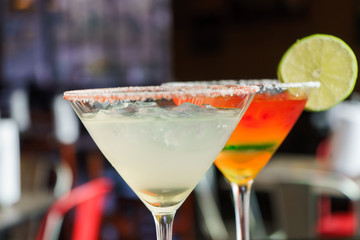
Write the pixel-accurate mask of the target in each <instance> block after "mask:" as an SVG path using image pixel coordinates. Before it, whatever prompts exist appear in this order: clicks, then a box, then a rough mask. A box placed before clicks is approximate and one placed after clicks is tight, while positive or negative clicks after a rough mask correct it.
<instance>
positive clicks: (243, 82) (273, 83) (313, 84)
mask: <svg viewBox="0 0 360 240" xmlns="http://www.w3.org/2000/svg"><path fill="white" fill-rule="evenodd" d="M190 85H239V86H249V85H255V86H261V87H262V88H263V89H283V90H284V89H288V88H319V87H320V85H321V83H320V82H317V81H308V82H289V83H284V82H280V81H279V80H278V79H237V80H235V79H224V80H210V81H187V82H167V83H163V84H162V86H190Z"/></svg>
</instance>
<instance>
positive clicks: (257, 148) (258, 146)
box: [165, 80, 320, 240]
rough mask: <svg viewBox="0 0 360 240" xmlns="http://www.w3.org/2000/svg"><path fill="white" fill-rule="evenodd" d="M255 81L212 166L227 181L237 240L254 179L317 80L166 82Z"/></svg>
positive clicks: (242, 236)
mask: <svg viewBox="0 0 360 240" xmlns="http://www.w3.org/2000/svg"><path fill="white" fill-rule="evenodd" d="M181 84H184V85H186V86H188V85H191V84H194V85H204V84H205V85H212V84H225V85H228V84H235V85H236V84H238V85H247V84H252V85H253V84H255V85H257V86H259V87H260V91H258V92H257V93H256V94H255V96H254V99H253V101H252V102H251V104H250V106H249V108H248V110H247V111H246V113H245V114H244V117H243V119H242V120H241V122H240V123H239V124H238V126H237V127H236V129H235V131H234V132H233V134H232V135H231V137H230V139H229V141H228V142H227V143H226V145H225V147H224V149H223V150H222V151H221V153H220V154H219V156H218V157H217V158H216V160H215V165H216V166H217V168H218V169H219V170H220V171H221V172H222V174H223V175H224V176H225V178H226V179H227V180H228V181H229V182H230V185H231V189H232V193H233V200H234V206H235V219H236V236H237V240H249V239H250V234H249V204H250V191H251V186H252V184H253V181H254V179H255V177H256V176H257V174H258V173H259V172H260V170H261V169H262V168H263V167H264V166H265V165H266V163H267V162H268V161H269V160H270V158H271V157H272V155H273V154H274V153H275V151H276V150H277V148H278V147H279V146H280V144H281V143H282V142H283V141H284V139H285V137H286V136H287V135H288V133H289V132H290V130H291V129H292V127H293V126H294V124H295V122H296V121H297V119H298V118H299V116H300V114H301V113H302V111H303V109H304V107H305V104H306V101H307V98H308V95H309V93H310V91H311V89H313V88H316V87H319V86H320V84H319V83H318V82H306V83H280V82H278V81H277V80H253V81H249V80H248V81H245V80H240V81H230V80H228V81H213V82H187V83H176V82H175V83H168V84H165V85H173V86H180V85H181Z"/></svg>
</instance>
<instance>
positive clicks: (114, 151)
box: [64, 85, 258, 240]
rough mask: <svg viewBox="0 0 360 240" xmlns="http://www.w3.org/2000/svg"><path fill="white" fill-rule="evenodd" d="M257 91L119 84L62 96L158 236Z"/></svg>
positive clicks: (166, 232) (165, 232)
mask: <svg viewBox="0 0 360 240" xmlns="http://www.w3.org/2000/svg"><path fill="white" fill-rule="evenodd" d="M256 90H258V88H257V87H254V86H252V87H250V86H246V87H245V86H241V87H239V86H219V85H214V86H183V87H160V86H151V87H150V86H149V87H122V88H107V89H92V90H75V91H68V92H65V93H64V98H65V99H66V100H68V101H69V102H70V103H71V106H72V107H73V109H74V110H75V111H76V113H77V115H78V116H79V118H80V120H81V121H82V123H83V124H84V126H85V127H86V129H87V130H88V132H89V134H90V135H91V137H92V138H93V140H94V141H95V143H96V144H97V146H98V147H99V149H100V150H101V151H102V153H103V154H104V155H105V157H106V158H107V159H108V161H109V162H110V163H111V164H112V166H113V167H114V168H115V169H116V171H117V172H118V173H119V174H120V175H121V176H122V178H123V179H124V180H125V181H126V182H127V184H128V185H129V186H130V187H131V188H132V190H133V191H134V192H135V193H136V194H137V196H138V197H139V198H140V199H141V201H142V202H143V203H144V204H145V205H146V206H147V207H148V209H149V210H150V211H151V212H152V214H153V216H154V220H155V223H156V230H157V231H156V232H157V239H159V240H160V239H167V240H170V239H172V223H173V219H174V215H175V212H176V210H177V209H178V208H179V207H180V205H181V204H182V203H183V202H184V201H185V199H186V198H187V196H188V195H189V194H190V193H191V191H192V190H193V189H194V187H195V186H196V184H197V183H198V182H199V180H200V179H201V177H202V176H203V175H204V174H205V172H206V171H207V169H208V168H209V167H210V166H211V164H212V163H213V161H214V160H215V159H216V157H217V156H218V154H219V153H220V151H221V150H222V149H223V147H224V145H225V143H226V142H227V140H228V139H229V137H230V135H231V133H232V132H233V130H234V129H235V127H236V126H237V124H238V122H239V121H240V118H241V117H242V115H243V113H244V112H245V110H246V108H247V107H248V105H249V103H250V101H251V100H252V97H253V95H254V93H255V91H256ZM218 102H221V103H222V102H226V103H229V104H230V103H231V106H230V107H228V106H221V104H218ZM226 105H228V104H226Z"/></svg>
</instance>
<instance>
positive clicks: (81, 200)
mask: <svg viewBox="0 0 360 240" xmlns="http://www.w3.org/2000/svg"><path fill="white" fill-rule="evenodd" d="M112 188H113V183H112V182H111V180H108V179H106V178H99V179H96V180H92V181H90V182H87V183H85V184H83V185H81V186H78V187H76V188H74V189H73V190H71V191H70V192H69V193H68V194H65V195H64V196H62V197H61V198H59V199H58V200H57V201H56V202H55V203H54V204H53V205H52V206H51V208H50V209H49V211H48V213H47V215H46V216H45V218H44V219H43V221H42V223H41V226H40V229H39V232H38V235H37V237H36V239H37V240H48V239H52V237H51V236H52V235H53V234H56V233H59V232H57V231H60V229H59V223H60V222H61V220H62V219H63V217H64V215H65V214H66V213H67V212H69V211H70V210H71V209H73V208H75V218H74V225H73V234H72V240H80V239H87V240H97V239H98V237H99V231H100V224H101V217H102V212H103V207H104V200H105V197H106V194H107V193H109V192H110V191H111V190H112Z"/></svg>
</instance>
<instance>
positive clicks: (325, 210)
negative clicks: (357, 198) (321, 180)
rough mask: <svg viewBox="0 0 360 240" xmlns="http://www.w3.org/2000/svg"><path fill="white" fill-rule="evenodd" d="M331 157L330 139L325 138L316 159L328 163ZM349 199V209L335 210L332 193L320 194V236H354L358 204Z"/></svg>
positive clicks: (317, 228) (317, 230)
mask: <svg viewBox="0 0 360 240" xmlns="http://www.w3.org/2000/svg"><path fill="white" fill-rule="evenodd" d="M330 157H331V148H330V140H329V139H324V140H323V141H321V142H320V144H319V146H318V148H317V151H316V160H317V161H319V162H322V163H324V164H326V165H328V164H329V162H330ZM347 200H348V201H347V202H348V205H349V207H348V209H347V210H343V211H333V209H332V205H333V198H332V197H331V195H320V196H319V199H318V218H317V222H316V232H317V234H318V235H319V236H320V237H337V238H338V237H343V238H344V237H352V236H355V235H356V234H357V231H358V225H359V223H358V212H357V209H356V208H357V207H356V205H357V204H354V202H352V201H350V200H349V199H347Z"/></svg>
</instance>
